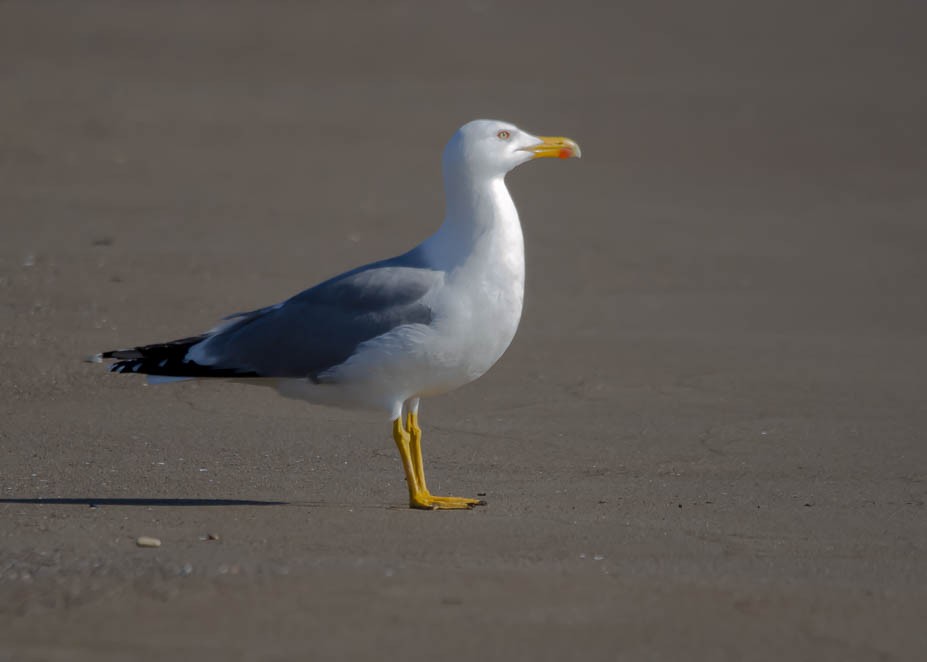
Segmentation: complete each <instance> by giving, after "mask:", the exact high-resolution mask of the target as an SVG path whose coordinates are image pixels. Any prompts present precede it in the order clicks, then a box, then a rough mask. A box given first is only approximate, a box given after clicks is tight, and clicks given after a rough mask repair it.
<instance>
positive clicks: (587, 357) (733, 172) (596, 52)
mask: <svg viewBox="0 0 927 662" xmlns="http://www.w3.org/2000/svg"><path fill="white" fill-rule="evenodd" d="M349 4H351V3H335V2H331V3H309V2H306V3H297V2H281V3H271V2H253V3H244V2H234V3H232V2H229V3H226V2H214V3H210V2H183V3H181V2H177V3H167V2H158V3H154V2H150V3H146V2H135V3H133V2H89V1H88V2H79V3H78V2H70V1H69V2H59V3H52V2H41V3H38V2H27V1H22V2H5V3H3V4H2V5H0V371H2V376H3V378H2V380H0V497H2V500H0V501H2V502H0V660H17V661H20V660H28V661H34V660H62V661H64V660H67V661H71V660H78V661H84V660H88V661H89V660H94V661H99V660H106V661H108V660H129V659H131V660H159V659H174V660H181V659H184V660H185V659H197V660H214V659H215V660H288V659H303V660H306V659H357V660H397V659H416V660H468V661H477V660H502V659H505V660H558V661H560V660H572V659H583V660H619V659H622V660H623V659H636V660H743V659H752V660H841V661H845V660H916V659H925V657H927V629H925V614H927V556H925V555H927V512H925V507H924V503H925V482H924V477H925V468H927V448H925V430H927V406H925V393H927V376H925V368H927V361H925V353H927V352H925V337H927V304H925V285H927V227H925V223H927V220H925V219H927V194H925V190H927V189H925V181H927V180H925V142H927V129H925V119H924V118H925V117H927V88H925V85H924V81H925V79H927V71H925V69H927V66H925V62H927V56H925V49H924V40H923V26H924V24H925V18H927V16H925V13H927V12H925V10H924V9H923V7H924V5H923V4H922V3H914V2H910V3H902V2H898V3H869V2H818V3H807V2H802V3H798V2H795V3H758V2H757V3H743V2H725V3H720V2H709V3H689V2H683V1H681V0H680V1H678V2H664V3H650V2H632V3H612V4H609V3H590V4H586V5H584V4H582V3H574V2H570V3H567V2H562V3H553V2H549V3H521V6H520V7H519V6H518V4H516V3H493V2H488V1H485V0H479V1H474V2H469V3H461V2H441V3H424V2H423V3H405V2H402V3H356V5H357V6H356V7H353V8H352V7H350V6H349ZM480 116H488V117H495V118H500V119H507V120H510V121H513V122H516V123H518V124H519V125H521V126H523V127H524V128H526V129H528V130H530V131H534V132H537V133H543V134H563V135H568V136H571V137H573V138H575V139H576V140H578V141H579V143H580V144H581V145H582V147H583V154H584V158H583V159H582V160H581V161H579V162H564V163H557V162H539V163H533V164H529V165H528V166H526V167H523V168H521V169H519V170H518V171H517V172H515V173H513V174H512V175H511V176H510V177H509V182H510V186H511V189H512V191H513V194H514V196H515V199H516V202H517V204H518V205H519V208H520V211H521V215H522V221H523V224H524V227H525V234H526V238H527V251H528V295H527V310H526V313H525V317H524V320H523V323H522V328H521V331H520V333H519V335H518V336H517V338H516V340H515V343H514V345H513V346H512V348H511V349H510V350H509V352H508V354H507V355H506V356H505V357H504V358H503V360H502V361H501V363H500V364H499V365H498V366H497V367H496V368H495V369H494V370H493V371H492V372H491V373H490V374H489V375H487V376H486V377H485V378H483V379H482V380H480V381H479V382H477V383H475V384H473V385H470V386H469V387H467V388H465V389H463V390H462V391H459V392H457V393H455V394H452V395H450V396H446V397H443V398H439V399H435V400H430V401H426V402H425V403H424V406H423V411H422V416H423V424H424V426H425V444H426V446H425V448H426V462H427V468H428V476H429V482H430V483H431V484H432V486H433V487H434V488H435V490H436V491H438V490H440V491H441V492H445V493H452V494H460V495H464V496H471V495H474V494H476V493H485V494H486V497H485V498H486V499H487V500H488V501H489V505H488V507H486V508H483V509H480V510H476V511H472V512H439V513H426V512H413V511H409V510H408V509H406V508H405V507H404V503H405V496H404V494H405V487H404V484H403V477H402V472H401V469H400V467H399V462H398V458H397V456H396V453H395V450H394V448H393V445H392V441H391V439H390V436H389V426H388V424H387V423H386V422H385V421H382V420H380V419H379V418H378V417H377V416H372V415H366V414H365V415H358V414H354V413H351V412H343V411H336V410H328V409H322V408H313V407H309V406H307V405H304V404H301V403H297V402H287V401H284V400H282V399H280V398H278V397H276V396H274V395H273V394H272V393H270V392H265V391H263V390H260V389H249V388H247V387H243V386H236V385H231V384H223V383H203V384H181V385H173V386H164V387H157V388H155V387H146V386H143V385H142V383H141V380H139V379H136V378H132V377H126V376H117V375H111V374H108V373H106V372H104V370H102V368H101V367H100V366H96V365H90V364H86V363H82V362H81V358H82V357H84V356H86V355H88V354H92V353H94V352H97V351H101V350H105V349H112V348H116V347H122V346H125V345H130V344H134V343H144V342H153V341H159V340H166V339H170V338H175V337H179V336H183V335H186V334H189V333H193V332H197V331H201V330H203V329H206V328H208V327H210V326H211V325H212V324H213V323H214V322H215V321H216V320H217V319H218V318H219V317H221V316H222V315H224V314H227V313H231V312H235V311H239V310H247V309H250V308H254V307H257V306H260V305H265V304H269V303H273V302H275V301H278V300H280V299H282V298H284V297H286V296H289V295H291V294H293V293H295V292H297V291H299V290H301V289H303V288H304V287H307V286H309V285H312V284H314V283H315V282H317V281H319V280H321V279H323V278H325V277H327V276H330V275H333V274H335V273H337V272H339V271H341V270H343V269H346V268H349V267H352V266H355V265H356V264H359V263H362V262H366V261H369V260H372V259H375V258H379V257H386V256H390V255H393V254H396V253H398V252H400V251H403V250H405V249H407V248H408V247H410V246H412V245H414V244H415V243H417V242H418V241H419V240H421V239H422V238H423V237H424V236H426V235H427V233H429V232H430V231H431V230H433V229H434V228H435V227H436V226H437V224H438V223H439V222H440V219H441V214H442V194H441V190H440V177H439V174H438V170H437V166H438V159H439V153H440V150H441V148H442V147H443V145H444V142H445V141H446V140H447V138H448V137H449V136H450V135H451V134H452V133H453V131H454V130H455V129H456V128H457V126H459V125H460V124H462V123H463V122H465V121H467V120H469V119H472V118H474V117H480ZM39 500H46V502H45V503H41V502H39ZM91 505H93V506H94V507H91ZM209 534H215V535H216V536H218V537H219V540H208V539H206V538H207V536H208V535H209ZM139 536H151V537H156V538H158V539H160V540H161V542H162V544H161V546H160V547H159V548H140V547H137V546H136V539H137V538H138V537H139Z"/></svg>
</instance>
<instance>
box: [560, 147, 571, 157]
mask: <svg viewBox="0 0 927 662" xmlns="http://www.w3.org/2000/svg"><path fill="white" fill-rule="evenodd" d="M557 156H558V157H560V158H561V159H568V158H570V157H571V156H573V150H572V149H566V148H564V149H561V150H560V153H559V154H558V155H557Z"/></svg>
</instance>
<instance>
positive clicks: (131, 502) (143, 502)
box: [0, 497, 289, 508]
mask: <svg viewBox="0 0 927 662" xmlns="http://www.w3.org/2000/svg"><path fill="white" fill-rule="evenodd" d="M2 503H22V504H34V505H42V504H51V505H58V506H90V507H91V508H94V507H96V506H286V505H289V503H288V502H286V501H256V500H253V499H158V498H152V499H146V498H141V497H139V498H118V499H117V498H100V499H94V498H91V497H72V498H48V499H4V498H0V504H2Z"/></svg>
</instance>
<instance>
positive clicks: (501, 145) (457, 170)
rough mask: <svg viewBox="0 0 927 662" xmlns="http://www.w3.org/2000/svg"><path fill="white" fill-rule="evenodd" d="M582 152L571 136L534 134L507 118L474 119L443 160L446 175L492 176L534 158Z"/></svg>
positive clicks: (461, 130) (565, 156)
mask: <svg viewBox="0 0 927 662" xmlns="http://www.w3.org/2000/svg"><path fill="white" fill-rule="evenodd" d="M579 156H580V150H579V145H577V144H576V143H575V142H573V141H572V140H570V139H569V138H562V137H553V136H533V135H531V134H530V133H528V132H526V131H522V130H521V129H519V128H518V127H517V126H515V125H514V124H509V123H508V122H500V121H498V120H473V121H472V122H468V123H466V124H464V125H463V126H462V127H460V128H459V129H458V130H457V133H455V134H454V136H453V137H452V138H451V140H450V142H448V144H447V147H445V148H444V154H443V156H442V164H443V166H444V172H445V175H449V174H451V173H454V174H455V175H456V174H463V175H467V176H469V177H471V178H477V179H483V178H485V179H493V178H496V177H503V176H505V174H506V173H507V172H509V171H510V170H512V169H513V168H515V167H516V166H519V165H521V164H522V163H526V162H528V161H530V160H532V159H539V158H549V157H557V158H561V159H568V158H572V157H576V158H579Z"/></svg>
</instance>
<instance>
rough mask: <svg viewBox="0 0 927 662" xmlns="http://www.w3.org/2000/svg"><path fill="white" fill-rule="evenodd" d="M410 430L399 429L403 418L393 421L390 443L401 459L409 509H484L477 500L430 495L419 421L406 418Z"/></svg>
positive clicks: (415, 417)
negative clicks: (394, 443) (407, 486)
mask: <svg viewBox="0 0 927 662" xmlns="http://www.w3.org/2000/svg"><path fill="white" fill-rule="evenodd" d="M408 427H409V429H408V430H406V429H405V428H404V427H403V426H402V418H397V419H396V420H394V421H393V441H395V442H396V448H398V449H399V456H400V457H401V458H402V468H403V471H405V473H406V482H407V483H408V485H409V507H410V508H423V509H425V510H460V509H464V508H473V506H480V505H485V502H484V501H480V500H479V499H467V498H464V497H439V496H434V495H432V494H431V493H430V492H429V491H428V488H427V487H426V486H425V469H424V467H423V466H422V429H421V428H420V427H419V426H418V417H417V416H416V415H415V414H409V423H408Z"/></svg>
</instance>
